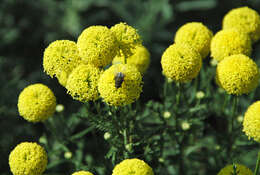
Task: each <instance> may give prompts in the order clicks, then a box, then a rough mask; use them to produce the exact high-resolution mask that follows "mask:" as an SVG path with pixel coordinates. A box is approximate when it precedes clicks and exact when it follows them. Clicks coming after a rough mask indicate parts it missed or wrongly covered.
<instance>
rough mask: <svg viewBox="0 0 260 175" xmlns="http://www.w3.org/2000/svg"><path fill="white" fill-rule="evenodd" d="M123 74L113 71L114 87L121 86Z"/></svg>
mask: <svg viewBox="0 0 260 175" xmlns="http://www.w3.org/2000/svg"><path fill="white" fill-rule="evenodd" d="M124 78H125V75H124V74H123V73H122V72H117V73H115V77H114V80H115V87H116V88H117V89H118V88H120V87H121V85H122V83H123V81H124Z"/></svg>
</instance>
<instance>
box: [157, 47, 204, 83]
mask: <svg viewBox="0 0 260 175" xmlns="http://www.w3.org/2000/svg"><path fill="white" fill-rule="evenodd" d="M161 64H162V69H163V74H164V75H165V76H166V77H167V78H170V79H172V80H174V81H176V82H182V83H183V82H187V81H190V80H192V79H193V78H195V77H196V76H197V75H198V73H199V71H200V68H201V65H202V59H201V56H200V54H199V52H197V51H196V50H194V49H193V48H192V47H191V46H190V45H188V44H172V45H171V46H170V47H168V48H167V49H166V50H165V51H164V53H163V55H162V59H161Z"/></svg>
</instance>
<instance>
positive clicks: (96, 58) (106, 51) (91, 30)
mask: <svg viewBox="0 0 260 175" xmlns="http://www.w3.org/2000/svg"><path fill="white" fill-rule="evenodd" d="M77 45H78V49H79V54H80V56H81V57H82V59H83V60H84V61H85V62H86V63H90V64H94V65H95V66H97V67H104V66H106V65H108V64H109V63H111V61H112V59H113V58H114V57H115V56H116V54H117V52H118V45H117V41H116V38H115V36H114V35H113V34H112V32H111V30H109V28H107V27H105V26H91V27H88V28H86V29H85V30H84V31H83V32H82V33H81V34H80V36H79V38H78V41H77Z"/></svg>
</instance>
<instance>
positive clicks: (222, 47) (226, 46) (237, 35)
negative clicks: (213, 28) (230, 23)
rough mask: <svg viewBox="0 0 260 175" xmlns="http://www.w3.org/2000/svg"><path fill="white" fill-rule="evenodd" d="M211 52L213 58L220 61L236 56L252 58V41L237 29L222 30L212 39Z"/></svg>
mask: <svg viewBox="0 0 260 175" xmlns="http://www.w3.org/2000/svg"><path fill="white" fill-rule="evenodd" d="M210 50H211V57H212V58H214V59H216V60H218V61H221V60H223V59H224V58H225V57H228V56H231V55H235V54H244V55H247V56H250V55H251V52H252V46H251V39H250V38H249V36H248V35H246V34H245V33H243V32H239V30H237V29H233V28H232V29H226V30H221V31H219V32H218V33H217V34H216V35H215V36H214V37H213V38H212V41H211V45H210Z"/></svg>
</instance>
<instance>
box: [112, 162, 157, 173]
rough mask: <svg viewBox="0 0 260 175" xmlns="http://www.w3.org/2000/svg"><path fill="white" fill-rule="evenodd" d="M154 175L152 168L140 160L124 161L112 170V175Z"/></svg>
mask: <svg viewBox="0 0 260 175" xmlns="http://www.w3.org/2000/svg"><path fill="white" fill-rule="evenodd" d="M129 174H134V175H154V173H153V170H152V168H151V167H150V166H149V165H148V164H146V163H145V162H144V161H143V160H140V159H126V160H123V161H122V162H120V163H119V164H117V165H116V166H115V168H114V169H113V173H112V175H129Z"/></svg>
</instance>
